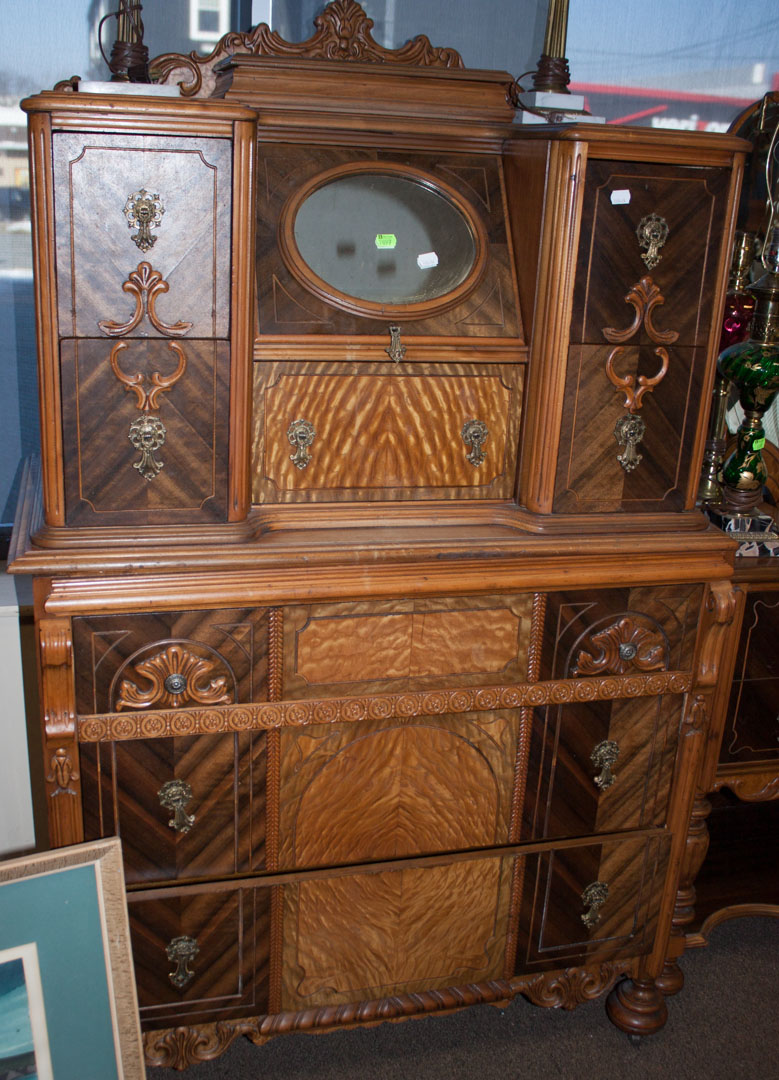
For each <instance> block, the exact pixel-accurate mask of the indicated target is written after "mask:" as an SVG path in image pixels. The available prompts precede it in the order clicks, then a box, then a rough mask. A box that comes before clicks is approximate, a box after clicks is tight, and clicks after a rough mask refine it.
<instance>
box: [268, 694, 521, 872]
mask: <svg viewBox="0 0 779 1080" xmlns="http://www.w3.org/2000/svg"><path fill="white" fill-rule="evenodd" d="M518 730H519V721H518V714H517V713H516V712H510V711H505V712H502V711H499V712H495V713H479V714H464V715H462V716H457V717H446V716H441V717H426V718H422V719H415V720H413V721H412V720H409V721H408V722H407V723H398V722H397V721H392V722H390V721H388V722H386V723H384V724H382V723H380V722H374V721H371V722H359V723H355V724H349V725H344V726H340V727H339V726H336V725H324V724H322V725H314V726H312V727H308V728H305V729H304V730H300V731H296V730H293V729H285V730H284V731H283V732H282V734H281V769H280V776H281V779H280V823H279V827H280V844H279V867H280V869H293V868H305V867H315V866H326V865H330V866H332V865H337V864H342V865H347V864H351V863H359V862H363V861H366V862H367V861H369V860H376V859H379V860H384V859H396V858H404V857H406V856H412V855H419V854H426V853H431V852H440V851H453V850H465V849H468V848H476V847H487V846H489V845H493V844H505V843H508V842H509V825H510V818H511V808H512V794H513V788H514V768H515V766H514V760H515V757H516V750H517V739H518Z"/></svg>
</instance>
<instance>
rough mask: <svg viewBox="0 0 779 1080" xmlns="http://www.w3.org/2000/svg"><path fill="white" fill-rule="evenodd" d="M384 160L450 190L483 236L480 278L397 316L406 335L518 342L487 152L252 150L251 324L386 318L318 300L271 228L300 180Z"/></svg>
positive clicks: (498, 177) (375, 326) (498, 171)
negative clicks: (254, 300)
mask: <svg viewBox="0 0 779 1080" xmlns="http://www.w3.org/2000/svg"><path fill="white" fill-rule="evenodd" d="M361 161H365V162H371V161H388V162H396V163H399V164H406V165H410V166H411V167H412V168H414V169H418V170H422V171H423V172H426V173H428V174H429V175H430V176H431V177H432V179H433V181H435V179H436V178H439V179H440V180H442V181H443V182H444V183H446V184H448V185H449V186H451V187H453V188H454V189H455V190H456V191H457V192H458V194H459V195H460V196H461V197H462V198H464V199H465V200H466V202H467V203H468V205H469V206H470V208H471V210H472V211H473V213H474V214H475V215H477V216H478V217H479V219H480V220H481V222H482V224H483V226H484V228H485V229H486V232H487V237H488V242H489V243H488V259H487V268H486V272H485V275H484V278H483V279H482V281H481V283H480V284H479V285H478V286H477V288H476V289H475V290H474V292H472V293H470V294H469V295H468V296H467V297H466V298H465V299H464V300H463V301H462V302H461V303H460V304H458V305H456V306H455V307H454V308H452V309H451V310H449V311H446V312H443V313H442V314H440V315H436V316H433V317H431V318H427V319H418V320H410V321H405V320H404V321H403V332H404V334H408V335H421V334H424V335H428V334H429V335H431V336H432V335H444V336H447V337H452V336H456V337H463V338H479V337H497V338H506V339H511V338H516V339H520V340H521V339H522V323H521V319H520V315H519V303H518V300H517V292H516V284H515V281H514V276H513V273H512V269H511V256H510V249H509V245H508V237H507V229H506V212H505V197H504V192H503V178H502V166H501V162H500V159H499V158H497V157H493V156H489V155H471V154H449V155H447V154H442V155H438V154H415V153H403V152H383V151H376V150H369V149H361V148H357V147H350V148H348V149H347V148H342V147H325V146H290V145H278V146H274V145H272V144H270V143H264V144H263V145H262V147H261V150H260V154H259V182H258V200H257V282H258V328H259V333H260V336H261V337H262V335H263V334H349V335H363V334H374V335H375V334H378V335H381V336H385V335H386V336H387V341H388V342H389V334H388V330H387V323H388V320H387V319H383V320H382V319H380V318H377V319H370V318H364V317H360V316H355V315H352V314H350V313H349V312H346V311H343V310H340V309H339V308H337V307H336V306H334V305H332V304H329V303H326V302H324V301H322V300H320V299H319V298H318V297H316V296H315V295H313V294H312V293H311V292H309V291H308V290H307V289H305V288H304V287H303V285H301V284H300V283H299V282H298V281H297V280H296V279H295V278H294V277H293V276H292V274H291V273H290V272H289V270H288V269H287V267H286V266H285V264H284V262H283V260H282V258H281V256H280V254H279V250H278V244H277V239H276V232H277V228H278V225H279V219H280V216H281V212H282V209H283V206H284V203H285V202H286V200H287V199H288V198H289V197H290V195H292V194H293V193H294V192H295V191H296V190H297V189H298V188H299V187H300V185H301V184H303V183H305V182H306V181H308V180H309V179H311V178H313V177H315V176H316V175H318V174H319V173H322V172H325V171H326V170H327V169H330V168H333V167H334V166H336V165H340V164H347V163H352V162H361Z"/></svg>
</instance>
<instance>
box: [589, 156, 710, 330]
mask: <svg viewBox="0 0 779 1080" xmlns="http://www.w3.org/2000/svg"><path fill="white" fill-rule="evenodd" d="M730 180H731V176H730V169H729V168H711V167H709V168H701V167H698V166H695V167H684V166H680V165H662V164H652V163H649V162H646V163H640V164H639V163H634V162H626V161H596V160H590V161H588V162H587V172H586V180H585V183H586V188H585V193H584V202H583V206H582V216H581V233H580V236H581V239H580V241H579V253H578V258H577V265H576V285H575V289H574V302H573V316H572V319H571V331H570V337H571V341H572V342H578V343H589V344H600V343H602V342H603V341H604V335H603V330H604V328H608V327H613V328H616V329H618V330H622V329H625V328H627V327H629V326H630V325H631V323H632V321H633V317H634V314H635V312H634V309H633V307H632V306H629V305H628V304H626V302H625V295H626V293H627V292H628V290H629V289H630V288H631V287H632V286H633V285H634V284H636V283H637V282H639V281H640V280H641V279H642V278H644V277H646V276H647V275H648V276H650V277H651V278H652V280H653V282H654V283H655V284H656V285H657V286H658V288H659V290H660V293H661V295H662V297H663V301H664V302H663V303H662V304H661V305H658V306H657V307H656V308H655V311H654V318H653V322H654V325H655V326H656V328H657V329H658V330H659V331H661V332H662V331H666V330H673V331H674V332H675V333H677V334H678V335H679V336H678V339H677V344H678V345H680V346H683V345H703V346H705V345H706V341H707V338H708V334H709V327H710V322H711V304H712V300H713V298H714V296H715V295H716V288H715V286H716V275H717V262H718V256H719V247H720V243H721V223H722V221H723V220H724V219H725V215H726V203H727V197H728V190H729V186H730ZM652 215H656V216H658V217H660V218H662V220H663V221H664V222H665V225H666V226H667V229H668V233H667V239H666V240H665V243H664V244H663V245H662V246H661V247H660V248H659V249H658V251H657V255H658V256H659V258H658V261H657V262H656V263H655V264H654V265H653V266H649V265H648V264H647V262H646V261H645V259H644V256H647V255H648V248H647V247H644V248H642V247H641V246H640V244H639V239H638V236H637V229H638V228H639V226H640V224H641V222H642V221H643V220H645V219H646V218H648V217H651V216H652ZM640 339H641V340H642V341H643V342H644V343H646V342H647V341H648V340H649V338H648V337H647V335H646V330H644V331H643V333H642V335H641V338H640Z"/></svg>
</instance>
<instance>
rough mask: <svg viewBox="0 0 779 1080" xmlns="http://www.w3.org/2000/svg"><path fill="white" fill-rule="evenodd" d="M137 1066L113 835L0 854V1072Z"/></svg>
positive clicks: (107, 1078)
mask: <svg viewBox="0 0 779 1080" xmlns="http://www.w3.org/2000/svg"><path fill="white" fill-rule="evenodd" d="M17 1075H23V1076H25V1077H37V1078H38V1080H142V1078H143V1077H145V1076H146V1072H145V1069H144V1065H143V1047H142V1042H141V1030H140V1023H139V1020H138V1002H137V998H136V993H135V981H134V979H133V968H132V954H131V951H130V935H129V927H128V922H127V904H126V900H125V893H124V875H123V872H122V857H121V848H120V844H119V841H118V840H116V839H113V840H100V841H97V842H95V843H90V844H77V845H75V846H73V847H66V848H60V849H58V850H56V851H52V852H46V853H45V854H42V855H31V856H29V857H27V858H21V859H12V860H9V861H7V862H0V1080H4V1078H5V1077H8V1076H17Z"/></svg>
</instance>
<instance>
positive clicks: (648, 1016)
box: [606, 979, 668, 1042]
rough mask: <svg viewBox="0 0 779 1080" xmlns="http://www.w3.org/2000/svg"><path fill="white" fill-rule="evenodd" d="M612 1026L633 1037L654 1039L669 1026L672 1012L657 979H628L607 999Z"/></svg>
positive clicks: (607, 1009) (607, 1010)
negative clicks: (658, 986)
mask: <svg viewBox="0 0 779 1080" xmlns="http://www.w3.org/2000/svg"><path fill="white" fill-rule="evenodd" d="M606 1012H607V1013H608V1016H609V1019H610V1020H611V1022H612V1024H614V1025H615V1026H616V1027H618V1028H619V1029H620V1031H624V1032H625V1034H626V1035H629V1036H631V1042H635V1041H636V1037H640V1036H644V1035H654V1034H655V1032H657V1031H659V1030H660V1028H661V1027H662V1026H663V1025H664V1024H665V1022H666V1020H667V1018H668V1008H667V1007H666V1004H665V998H664V997H663V995H662V994H661V993H660V991H659V990H658V989H657V986H656V985H655V982H654V980H653V979H624V980H623V981H622V982H620V983H617V985H616V986H615V987H614V989H613V990H612V991H611V993H610V994H609V996H608V998H607V999H606Z"/></svg>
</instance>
